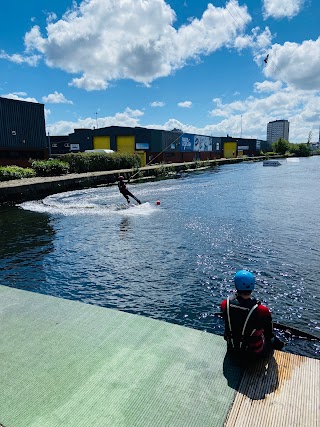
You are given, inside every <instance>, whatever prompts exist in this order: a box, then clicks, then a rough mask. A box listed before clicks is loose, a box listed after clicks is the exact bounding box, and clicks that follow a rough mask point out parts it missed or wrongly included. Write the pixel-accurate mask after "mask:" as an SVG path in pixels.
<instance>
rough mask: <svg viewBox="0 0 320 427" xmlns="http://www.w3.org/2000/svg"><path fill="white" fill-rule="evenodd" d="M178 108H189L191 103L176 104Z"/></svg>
mask: <svg viewBox="0 0 320 427" xmlns="http://www.w3.org/2000/svg"><path fill="white" fill-rule="evenodd" d="M178 106H179V107H181V108H191V107H192V102H191V101H183V102H178Z"/></svg>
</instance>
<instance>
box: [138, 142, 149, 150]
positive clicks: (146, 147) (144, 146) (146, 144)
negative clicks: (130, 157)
mask: <svg viewBox="0 0 320 427" xmlns="http://www.w3.org/2000/svg"><path fill="white" fill-rule="evenodd" d="M149 148H150V144H149V142H136V150H149Z"/></svg>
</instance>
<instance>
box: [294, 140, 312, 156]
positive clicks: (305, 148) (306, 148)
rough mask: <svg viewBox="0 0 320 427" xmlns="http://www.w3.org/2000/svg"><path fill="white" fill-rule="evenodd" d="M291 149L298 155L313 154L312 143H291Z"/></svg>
mask: <svg viewBox="0 0 320 427" xmlns="http://www.w3.org/2000/svg"><path fill="white" fill-rule="evenodd" d="M289 151H290V153H291V154H294V155H295V156H297V157H309V156H311V147H310V144H303V143H301V144H290V148H289Z"/></svg>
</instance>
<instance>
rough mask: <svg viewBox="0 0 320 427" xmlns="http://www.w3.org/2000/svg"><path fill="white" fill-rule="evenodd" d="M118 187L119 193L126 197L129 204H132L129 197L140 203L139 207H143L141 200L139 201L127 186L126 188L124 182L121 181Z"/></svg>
mask: <svg viewBox="0 0 320 427" xmlns="http://www.w3.org/2000/svg"><path fill="white" fill-rule="evenodd" d="M118 187H119V191H120V193H121V194H122V195H123V197H125V198H126V200H127V202H128V203H130V200H129V196H130V197H132V198H133V199H134V200H136V201H137V202H138V203H139V205H141V202H140V200H139V199H137V198H136V196H134V195H133V194H132V193H131V192H130V191H129V190H128V189H127V186H126V183H125V182H124V181H123V180H121V181H119V182H118Z"/></svg>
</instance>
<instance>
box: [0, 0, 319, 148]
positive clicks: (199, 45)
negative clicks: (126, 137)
mask: <svg viewBox="0 0 320 427" xmlns="http://www.w3.org/2000/svg"><path fill="white" fill-rule="evenodd" d="M319 20H320V1H319V0H246V1H242V0H238V1H236V0H229V1H225V0H214V1H212V2H211V3H208V2H207V1H204V0H116V1H115V0H85V1H82V2H81V1H78V2H72V1H69V0H59V1H52V0H42V1H41V2H40V1H39V0H28V1H22V0H16V1H12V2H5V3H4V4H3V5H2V13H1V15H0V24H1V29H2V31H1V39H0V96H3V97H8V98H13V99H21V100H27V101H32V102H41V103H44V104H45V111H46V126H47V132H49V133H50V135H64V134H68V133H71V132H73V130H74V129H75V128H83V127H85V128H93V127H96V126H98V127H105V126H111V125H118V126H143V127H151V128H157V129H168V130H171V129H173V128H179V129H182V130H183V131H184V132H189V133H198V134H204V135H213V136H226V135H227V134H229V135H231V136H234V137H240V136H242V137H248V138H260V139H266V131H267V123H268V122H269V121H272V120H277V119H287V120H289V122H290V136H289V139H290V142H307V140H308V137H309V136H310V132H312V138H311V140H312V141H314V142H315V141H318V139H319V126H320V34H319ZM267 55H269V56H268V60H267V63H265V62H264V59H266V57H267Z"/></svg>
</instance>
